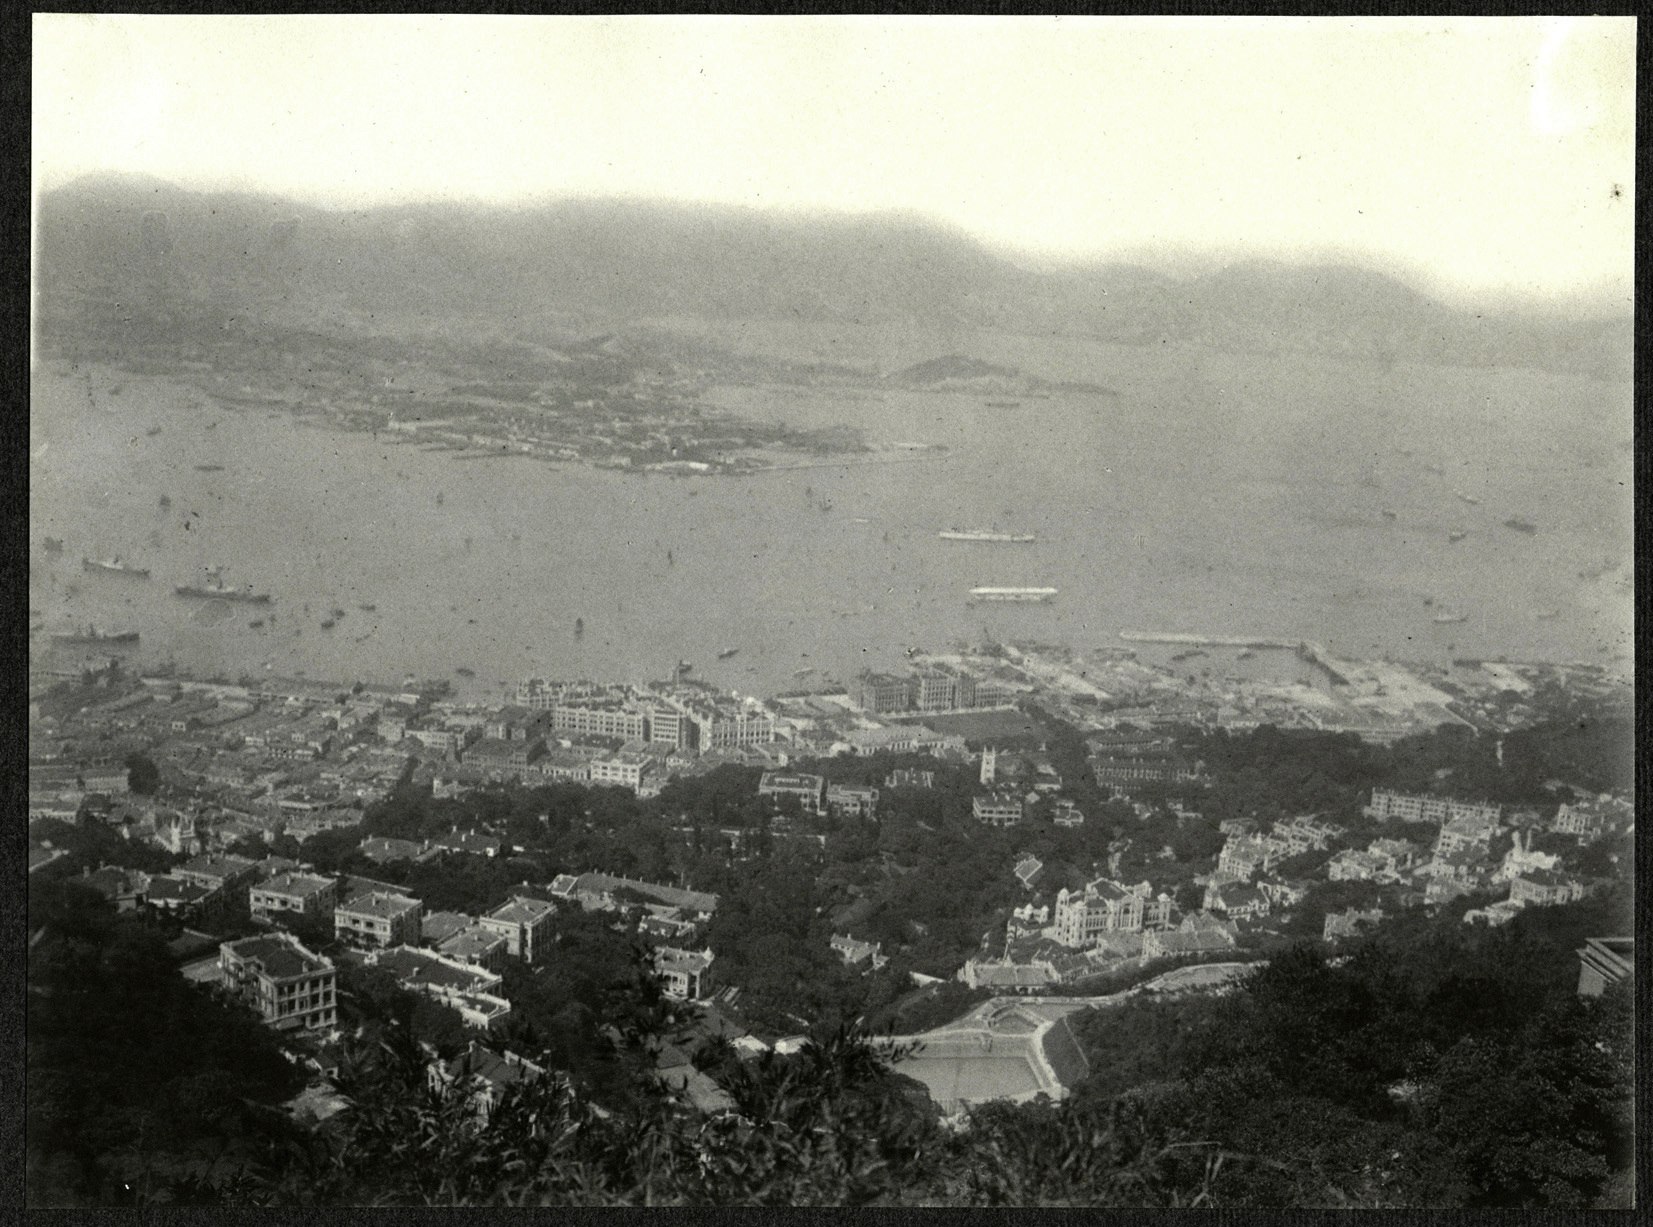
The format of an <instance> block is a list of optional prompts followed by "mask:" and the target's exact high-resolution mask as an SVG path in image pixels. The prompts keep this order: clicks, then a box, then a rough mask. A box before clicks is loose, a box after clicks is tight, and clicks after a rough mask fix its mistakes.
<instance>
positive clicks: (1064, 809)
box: [1050, 797, 1085, 827]
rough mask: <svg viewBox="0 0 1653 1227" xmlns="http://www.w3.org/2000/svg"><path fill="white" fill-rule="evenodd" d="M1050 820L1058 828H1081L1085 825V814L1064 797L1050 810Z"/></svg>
mask: <svg viewBox="0 0 1653 1227" xmlns="http://www.w3.org/2000/svg"><path fill="white" fill-rule="evenodd" d="M1050 820H1051V821H1052V822H1054V823H1055V824H1056V825H1057V826H1059V827H1082V826H1084V825H1085V812H1084V811H1083V810H1081V809H1080V808H1079V807H1078V806H1077V805H1075V804H1074V803H1073V802H1072V801H1069V800H1068V799H1067V798H1065V797H1064V798H1062V799H1061V800H1059V801H1057V802H1056V804H1055V806H1054V807H1053V808H1052V809H1051V812H1050Z"/></svg>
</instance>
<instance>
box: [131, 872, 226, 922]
mask: <svg viewBox="0 0 1653 1227" xmlns="http://www.w3.org/2000/svg"><path fill="white" fill-rule="evenodd" d="M144 903H145V904H147V905H148V906H149V907H152V908H154V909H155V910H156V911H159V912H165V913H167V915H169V916H176V917H178V918H180V919H182V920H199V919H203V918H205V917H208V916H212V915H214V914H216V913H217V912H218V911H220V910H221V909H222V908H223V906H224V895H223V892H222V891H220V890H218V889H217V888H216V887H208V886H202V885H200V884H199V883H197V882H186V881H185V880H184V879H183V878H180V877H178V876H177V875H176V874H171V873H157V874H152V875H151V876H150V879H149V886H148V887H147V889H145V891H144Z"/></svg>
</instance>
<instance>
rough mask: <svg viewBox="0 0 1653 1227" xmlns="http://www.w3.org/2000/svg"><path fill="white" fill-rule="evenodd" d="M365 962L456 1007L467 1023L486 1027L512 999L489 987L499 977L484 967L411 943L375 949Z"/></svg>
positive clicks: (502, 1013) (504, 1011)
mask: <svg viewBox="0 0 1653 1227" xmlns="http://www.w3.org/2000/svg"><path fill="white" fill-rule="evenodd" d="M368 962H369V963H370V964H371V965H373V966H375V967H382V968H384V969H385V970H386V971H388V972H390V973H391V975H393V976H395V977H396V982H397V983H398V984H400V985H401V986H402V987H403V988H406V989H410V990H412V991H413V992H416V993H423V994H424V995H425V996H427V997H429V998H430V999H431V1000H433V1001H436V1002H439V1003H440V1004H442V1005H445V1006H447V1007H448V1008H449V1009H451V1010H454V1011H456V1012H457V1013H458V1014H459V1017H460V1018H461V1019H462V1020H463V1021H464V1023H465V1025H466V1026H467V1027H477V1028H482V1029H486V1028H488V1027H490V1026H492V1025H493V1024H494V1023H496V1022H498V1021H499V1020H500V1019H502V1018H504V1017H505V1016H506V1015H507V1014H509V1013H510V1012H511V1003H510V1002H509V1001H507V1000H505V999H504V998H503V997H499V996H495V995H494V994H493V993H492V992H491V991H490V990H492V989H496V988H498V987H499V984H500V978H499V977H498V976H497V975H495V974H494V973H493V972H490V971H488V970H487V969H486V968H482V967H477V966H474V965H473V964H470V963H462V962H460V961H459V960H458V959H450V958H447V957H445V956H443V955H440V954H436V953H433V952H432V951H429V950H420V949H418V948H417V947H414V946H396V947H393V948H391V949H388V950H376V951H374V952H373V953H372V954H371V955H369V956H368Z"/></svg>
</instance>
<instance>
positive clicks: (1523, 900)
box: [1510, 869, 1584, 907]
mask: <svg viewBox="0 0 1653 1227" xmlns="http://www.w3.org/2000/svg"><path fill="white" fill-rule="evenodd" d="M1582 898H1584V885H1583V883H1581V882H1579V881H1578V879H1577V878H1570V877H1568V876H1567V875H1566V874H1564V873H1557V872H1556V871H1555V870H1553V869H1530V870H1528V871H1527V872H1526V873H1523V874H1520V875H1518V876H1516V877H1514V878H1512V879H1510V902H1511V903H1518V904H1520V905H1521V906H1523V907H1525V906H1528V905H1535V906H1539V907H1543V906H1545V905H1548V904H1556V903H1572V902H1573V901H1574V900H1575V899H1582Z"/></svg>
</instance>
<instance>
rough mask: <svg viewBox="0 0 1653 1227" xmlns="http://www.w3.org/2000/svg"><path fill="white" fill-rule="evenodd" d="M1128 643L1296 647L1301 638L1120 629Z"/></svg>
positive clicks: (1221, 646)
mask: <svg viewBox="0 0 1653 1227" xmlns="http://www.w3.org/2000/svg"><path fill="white" fill-rule="evenodd" d="M1119 637H1120V638H1121V639H1123V640H1125V642H1126V643H1180V644H1183V645H1187V646H1194V647H1218V648H1286V649H1288V650H1289V649H1295V648H1297V647H1298V646H1299V645H1300V644H1301V643H1302V640H1300V639H1257V638H1248V637H1246V636H1244V635H1185V634H1182V633H1181V632H1178V631H1120V632H1119Z"/></svg>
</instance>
